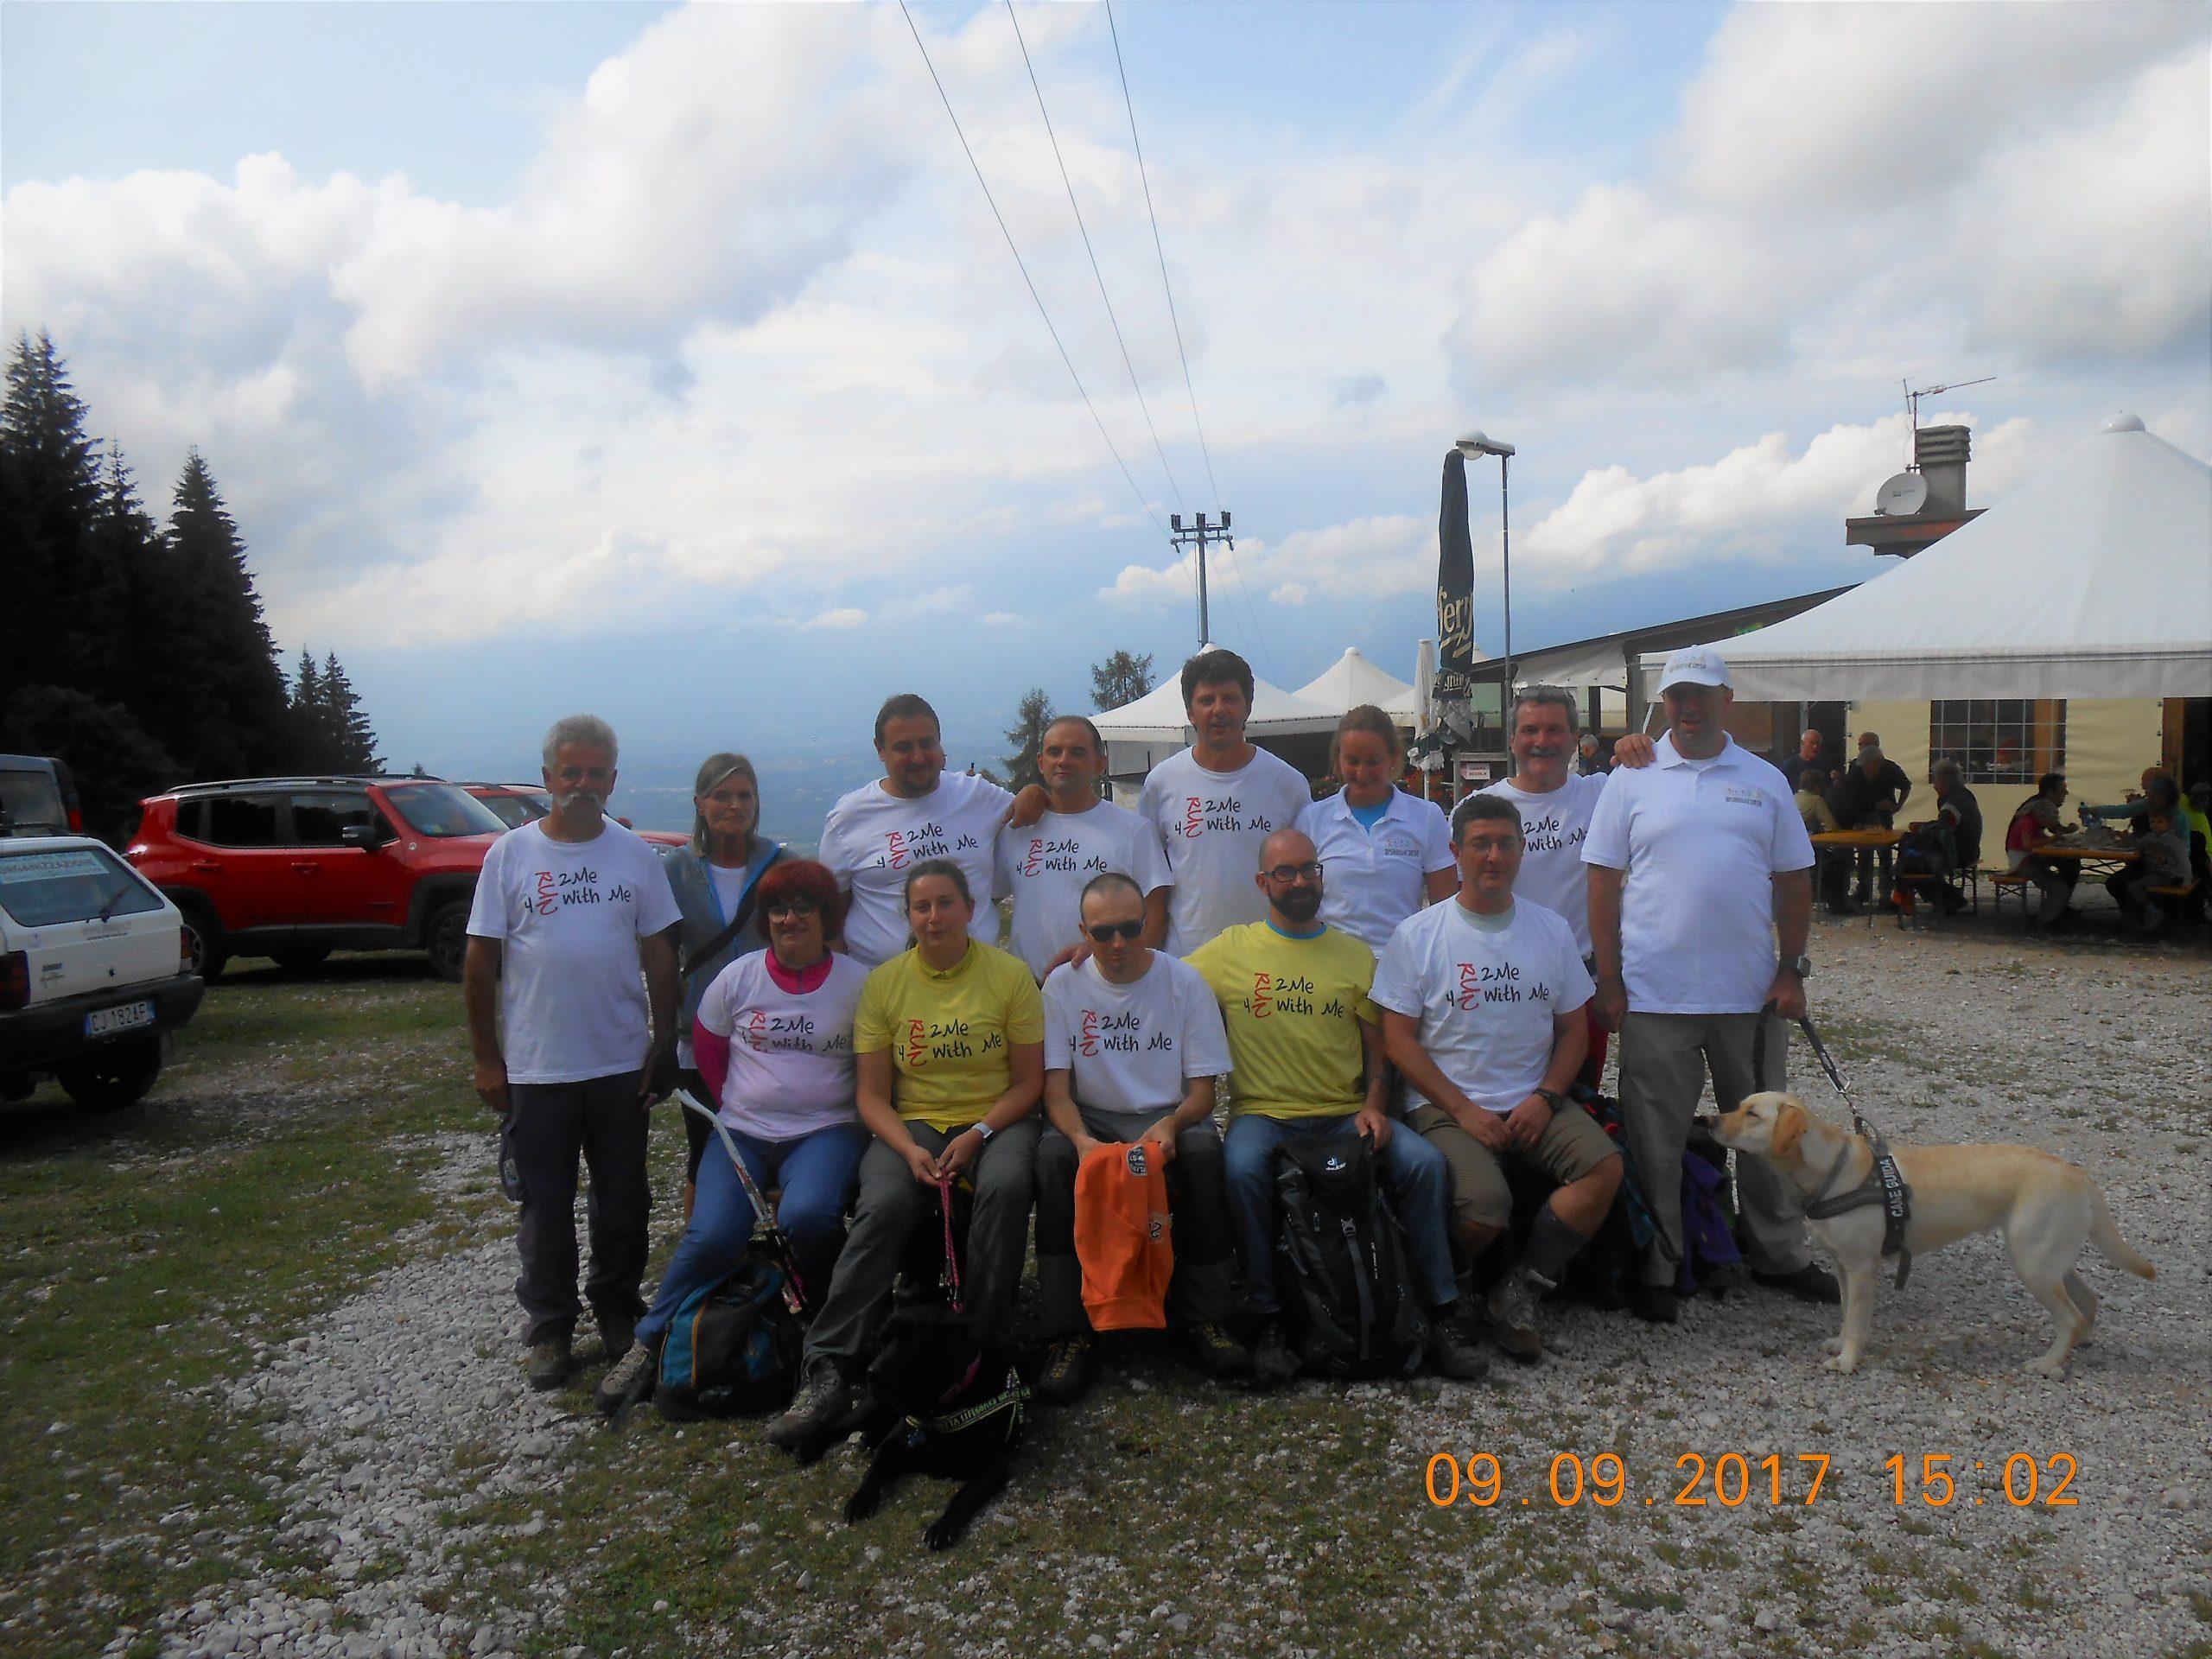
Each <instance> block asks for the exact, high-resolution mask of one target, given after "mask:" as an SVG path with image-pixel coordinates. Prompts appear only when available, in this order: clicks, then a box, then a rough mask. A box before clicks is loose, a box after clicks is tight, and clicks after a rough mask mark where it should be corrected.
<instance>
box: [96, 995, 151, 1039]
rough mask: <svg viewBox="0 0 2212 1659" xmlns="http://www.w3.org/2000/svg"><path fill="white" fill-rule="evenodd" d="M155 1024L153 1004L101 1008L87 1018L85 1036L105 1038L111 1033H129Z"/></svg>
mask: <svg viewBox="0 0 2212 1659" xmlns="http://www.w3.org/2000/svg"><path fill="white" fill-rule="evenodd" d="M153 1023H154V1005H153V1004H152V1003H151V1002H125V1003H124V1005H123V1006H122V1007H119V1008H100V1009H99V1010H97V1011H95V1012H93V1013H92V1014H86V1016H85V1035H86V1036H87V1037H105V1036H107V1035H108V1034H109V1033H111V1032H118V1031H128V1030H130V1028H131V1027H133V1026H150V1025H152V1024H153Z"/></svg>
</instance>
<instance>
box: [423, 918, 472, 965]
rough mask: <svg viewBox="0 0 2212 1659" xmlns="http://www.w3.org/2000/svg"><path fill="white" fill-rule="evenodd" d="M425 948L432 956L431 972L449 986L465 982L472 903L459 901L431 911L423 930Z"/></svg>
mask: <svg viewBox="0 0 2212 1659" xmlns="http://www.w3.org/2000/svg"><path fill="white" fill-rule="evenodd" d="M423 949H425V950H428V951H429V953H430V971H431V972H433V973H435V975H437V976H438V977H439V978H440V979H442V980H444V981H446V982H448V984H454V985H458V984H460V983H461V963H463V962H464V961H466V960H467V956H468V904H467V900H466V899H455V900H454V901H453V902H452V903H451V904H448V905H441V906H439V907H438V908H437V909H436V910H435V911H433V912H430V925H429V926H428V927H427V928H425V929H424V930H423Z"/></svg>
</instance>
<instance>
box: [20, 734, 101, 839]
mask: <svg viewBox="0 0 2212 1659" xmlns="http://www.w3.org/2000/svg"><path fill="white" fill-rule="evenodd" d="M84 829H85V818H84V814H83V813H81V812H79V810H77V785H76V783H75V782H74V780H73V779H71V778H70V776H69V768H68V767H67V766H64V765H63V764H62V763H61V762H60V761H59V760H54V759H52V758H50V757H49V756H47V755H43V754H0V836H76V835H82V834H83V833H84Z"/></svg>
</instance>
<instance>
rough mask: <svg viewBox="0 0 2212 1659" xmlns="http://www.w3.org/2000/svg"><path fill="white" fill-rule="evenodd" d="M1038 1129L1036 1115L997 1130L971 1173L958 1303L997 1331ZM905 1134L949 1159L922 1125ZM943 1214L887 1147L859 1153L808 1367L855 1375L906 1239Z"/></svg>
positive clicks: (1016, 1269)
mask: <svg viewBox="0 0 2212 1659" xmlns="http://www.w3.org/2000/svg"><path fill="white" fill-rule="evenodd" d="M1038 1128H1039V1122H1038V1120H1037V1118H1036V1117H1034V1116H1030V1117H1026V1118H1024V1119H1022V1120H1021V1122H1019V1123H1016V1124H1014V1125H1013V1126H1012V1127H1010V1128H1003V1129H1001V1130H1000V1131H999V1132H998V1133H997V1134H996V1135H993V1136H992V1137H991V1138H990V1140H989V1141H987V1142H986V1143H985V1144H984V1147H983V1151H982V1156H981V1157H979V1158H977V1159H976V1161H975V1162H974V1163H973V1164H971V1165H969V1178H970V1179H972V1180H974V1182H975V1183H976V1207H975V1210H974V1211H973V1212H972V1214H971V1215H970V1216H969V1222H968V1255H967V1257H966V1259H965V1260H963V1262H961V1263H960V1293H961V1300H962V1301H963V1304H964V1305H965V1306H966V1307H967V1310H968V1312H969V1313H972V1314H974V1315H975V1316H976V1318H977V1319H979V1320H981V1321H982V1323H983V1324H985V1325H991V1326H995V1327H996V1328H997V1329H1000V1330H1001V1331H1002V1330H1004V1329H1005V1328H1006V1325H1007V1321H1008V1319H1009V1318H1010V1316H1011V1315H1012V1314H1013V1313H1014V1291H1015V1289H1016V1287H1019V1286H1020V1283H1021V1263H1022V1258H1023V1256H1024V1255H1025V1254H1026V1253H1027V1246H1028V1242H1029V1201H1030V1198H1031V1197H1032V1196H1033V1193H1034V1192H1035V1189H1036V1181H1035V1176H1034V1173H1033V1171H1034V1166H1035V1165H1036V1161H1037V1131H1038ZM906 1131H907V1133H908V1134H910V1135H912V1136H913V1137H914V1143H915V1144H916V1145H917V1146H919V1147H924V1148H925V1149H927V1150H928V1151H931V1152H942V1151H944V1148H945V1147H946V1145H947V1144H948V1143H950V1141H951V1140H952V1135H951V1134H948V1133H947V1132H946V1131H944V1130H943V1129H933V1128H930V1126H929V1125H928V1124H926V1123H916V1122H911V1121H910V1122H908V1123H907V1125H906ZM954 1133H964V1131H955V1132H954ZM937 1213H938V1196H937V1189H936V1188H935V1187H932V1186H924V1185H922V1184H921V1183H920V1182H919V1181H917V1180H916V1179H914V1172H913V1171H912V1170H911V1169H909V1168H907V1167H906V1160H905V1159H904V1158H901V1157H900V1156H899V1154H897V1153H895V1152H893V1151H892V1149H891V1148H890V1147H887V1146H886V1145H885V1144H884V1143H883V1142H882V1141H872V1142H870V1143H869V1146H868V1150H867V1151H866V1152H865V1153H862V1154H861V1174H860V1197H859V1198H857V1199H856V1200H855V1203H854V1205H853V1225H852V1230H851V1231H850V1232H849V1233H848V1234H847V1235H846V1236H845V1248H844V1250H843V1251H842V1253H841V1254H840V1255H838V1257H837V1271H836V1275H835V1276H834V1277H833V1278H832V1279H831V1280H830V1281H829V1298H828V1300H825V1301H824V1302H823V1304H822V1311H821V1313H819V1314H818V1315H817V1317H816V1319H815V1321H814V1329H813V1330H812V1331H811V1332H809V1333H808V1335H807V1338H806V1357H807V1360H808V1361H809V1362H811V1361H812V1360H813V1359H814V1358H815V1357H817V1356H827V1357H829V1358H831V1359H834V1360H836V1362H837V1363H838V1364H839V1365H840V1366H841V1367H842V1368H843V1369H844V1370H846V1371H847V1372H848V1373H850V1372H852V1371H854V1370H857V1369H858V1368H859V1366H860V1364H861V1362H862V1361H863V1360H865V1359H866V1358H868V1356H869V1353H870V1351H872V1350H873V1349H874V1346H875V1342H876V1338H877V1337H878V1336H879V1335H880V1333H881V1332H882V1329H883V1320H884V1316H885V1315H886V1314H887V1313H888V1312H889V1311H890V1307H891V1288H892V1281H893V1280H894V1279H896V1278H897V1277H898V1275H899V1258H900V1257H901V1256H902V1255H905V1254H906V1241H907V1239H908V1238H909V1237H910V1236H912V1233H913V1230H914V1227H915V1224H917V1223H918V1222H922V1221H925V1220H926V1221H928V1222H929V1223H930V1224H931V1225H932V1226H934V1225H938V1222H937V1220H936V1217H937Z"/></svg>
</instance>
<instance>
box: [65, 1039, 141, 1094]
mask: <svg viewBox="0 0 2212 1659" xmlns="http://www.w3.org/2000/svg"><path fill="white" fill-rule="evenodd" d="M161 1074H162V1045H161V1039H159V1038H155V1037H149V1038H146V1039H143V1040H140V1041H137V1042H129V1043H117V1044H115V1045H113V1046H111V1047H108V1048H104V1049H100V1050H99V1051H98V1052H95V1053H92V1054H89V1055H87V1056H86V1058H83V1059H81V1060H76V1061H73V1062H72V1063H71V1064H69V1065H63V1066H57V1067H55V1068H54V1077H55V1079H56V1080H57V1081H58V1082H60V1084H61V1086H62V1088H63V1089H65V1090H67V1091H68V1095H69V1098H70V1099H72V1100H73V1101H75V1102H76V1103H78V1104H79V1106H89V1107H91V1108H92V1109H93V1110H95V1111H104V1112H105V1111H113V1110H114V1109H116V1108H118V1107H119V1106H128V1105H130V1103H132V1102H134V1101H137V1100H139V1099H142V1098H143V1097H144V1096H145V1093H146V1091H147V1090H149V1089H151V1088H152V1087H153V1086H154V1079H155V1078H156V1077H159V1076H161Z"/></svg>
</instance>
